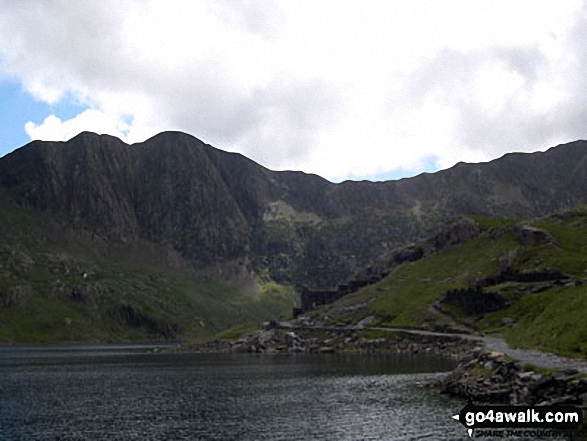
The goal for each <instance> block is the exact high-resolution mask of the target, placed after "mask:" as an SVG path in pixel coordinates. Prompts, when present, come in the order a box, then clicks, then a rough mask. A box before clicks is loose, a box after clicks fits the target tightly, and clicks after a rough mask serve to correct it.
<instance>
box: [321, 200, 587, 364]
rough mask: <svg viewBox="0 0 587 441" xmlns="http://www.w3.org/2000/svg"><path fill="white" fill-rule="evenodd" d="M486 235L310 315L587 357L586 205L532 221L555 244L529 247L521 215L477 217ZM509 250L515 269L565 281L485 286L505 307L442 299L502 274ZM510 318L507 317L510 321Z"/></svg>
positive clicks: (406, 267)
mask: <svg viewBox="0 0 587 441" xmlns="http://www.w3.org/2000/svg"><path fill="white" fill-rule="evenodd" d="M474 220H475V221H476V222H477V223H478V225H479V226H480V228H481V230H482V234H481V235H480V236H479V237H477V238H475V239H473V240H471V241H469V242H468V243H466V244H464V245H461V246H459V247H456V248H453V249H450V250H446V251H442V252H439V253H436V254H433V255H431V256H429V257H426V258H424V259H421V260H418V261H416V262H411V263H404V264H402V265H400V266H398V267H396V268H395V269H394V270H393V271H392V272H391V274H390V275H389V276H388V277H386V278H385V279H383V280H382V281H380V282H379V283H377V284H374V285H371V286H368V287H366V288H363V289H361V290H359V291H358V292H356V293H354V294H351V295H349V296H347V297H344V298H343V299H341V300H340V301H338V302H337V303H335V304H332V305H328V306H326V307H323V308H321V309H320V310H317V311H315V312H313V313H312V314H313V315H314V316H315V317H317V318H319V319H321V320H323V321H325V322H327V323H337V324H352V323H355V324H356V323H358V322H360V321H361V320H364V319H365V318H368V321H369V322H370V324H371V325H380V326H413V327H425V328H436V329H438V328H442V327H450V328H452V329H457V330H458V329H460V330H470V331H473V332H484V333H492V334H496V335H502V336H504V337H505V338H506V340H507V341H508V342H509V343H511V344H513V345H515V346H520V347H525V348H540V349H544V350H548V351H552V352H556V353H561V354H566V355H572V356H579V357H587V320H585V318H584V317H585V312H586V311H587V273H586V271H587V208H585V207H580V208H577V209H574V210H572V211H569V212H565V213H561V214H557V215H553V216H550V217H547V218H543V219H538V220H533V221H530V222H526V225H528V226H529V227H534V228H539V229H543V230H546V231H547V232H548V233H549V234H550V235H551V238H552V239H553V240H552V241H551V242H549V243H538V244H527V243H526V244H524V243H523V241H522V240H521V239H520V238H519V237H518V236H519V234H517V233H516V225H518V226H519V222H520V220H519V219H494V218H486V217H480V216H475V217H474ZM508 253H509V255H510V256H512V258H511V262H510V268H511V270H513V271H515V272H517V273H518V274H522V275H527V274H533V273H536V272H537V271H551V272H554V271H560V272H562V273H564V274H565V275H566V276H567V277H566V278H565V279H564V280H562V281H560V282H556V283H555V282H548V283H547V282H515V281H505V282H502V283H499V284H493V285H491V286H487V287H485V288H483V289H484V290H487V291H491V292H496V293H498V294H499V295H500V296H503V298H505V299H506V300H507V302H508V306H507V307H505V308H504V309H501V310H498V311H493V312H487V313H485V314H471V313H467V312H466V311H465V310H463V309H462V308H459V307H457V306H453V305H450V304H447V303H445V302H442V300H443V298H444V297H445V295H446V292H447V291H448V290H454V289H459V288H468V287H473V286H475V284H476V283H478V281H479V280H480V279H484V278H488V277H490V276H495V275H497V274H498V273H499V272H500V259H501V260H503V258H504V256H506V255H507V254H508ZM504 319H505V320H504Z"/></svg>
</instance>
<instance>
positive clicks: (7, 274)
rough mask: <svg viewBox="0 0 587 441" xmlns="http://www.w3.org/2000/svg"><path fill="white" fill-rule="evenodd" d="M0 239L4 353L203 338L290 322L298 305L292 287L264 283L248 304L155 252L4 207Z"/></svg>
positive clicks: (234, 290) (233, 289) (236, 292)
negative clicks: (245, 326) (23, 347)
mask: <svg viewBox="0 0 587 441" xmlns="http://www.w3.org/2000/svg"><path fill="white" fill-rule="evenodd" d="M0 231H1V232H2V233H1V235H0V342H3V343H40V342H43V343H46V342H60V341H121V340H154V339H172V340H173V339H183V338H209V337H211V336H213V335H214V334H216V333H218V332H219V331H222V330H225V329H228V328H231V327H232V326H234V325H236V324H239V323H243V322H252V323H259V322H262V321H264V320H267V319H275V318H280V317H282V318H284V317H287V316H288V315H289V314H291V309H292V307H293V304H294V302H295V301H296V296H295V293H294V290H293V287H288V286H281V285H277V284H275V283H272V282H270V281H265V283H261V287H260V290H258V293H256V294H249V295H245V294H244V292H243V291H242V290H241V289H239V288H238V287H237V286H235V285H234V284H229V283H221V282H212V281H206V279H205V278H203V277H198V276H197V275H196V273H195V272H194V271H192V270H191V269H190V268H189V266H187V265H183V266H182V262H174V265H175V267H176V268H172V267H173V265H171V264H170V263H169V262H166V260H168V259H167V256H166V251H165V250H164V249H160V248H158V247H156V246H154V245H152V244H144V243H142V244H140V243H132V242H129V243H127V244H118V245H117V246H113V245H112V244H111V243H107V242H105V241H101V240H100V238H95V237H93V238H92V237H87V236H83V235H81V234H77V233H75V232H71V231H68V230H67V229H65V228H63V229H61V228H60V227H59V226H56V225H54V224H50V223H48V222H45V221H44V219H43V218H42V217H41V216H40V215H39V214H37V213H36V212H33V211H28V210H24V209H20V208H14V207H13V206H11V205H10V204H8V203H0ZM168 254H169V253H168ZM171 257H175V258H176V260H177V259H178V258H177V256H173V255H171Z"/></svg>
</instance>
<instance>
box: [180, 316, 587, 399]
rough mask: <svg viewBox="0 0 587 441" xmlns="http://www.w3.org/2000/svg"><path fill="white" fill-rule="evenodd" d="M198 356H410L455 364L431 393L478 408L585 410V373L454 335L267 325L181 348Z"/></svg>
mask: <svg viewBox="0 0 587 441" xmlns="http://www.w3.org/2000/svg"><path fill="white" fill-rule="evenodd" d="M175 350H176V351H180V352H196V353H258V354H259V353H267V354H275V353H313V354H330V353H348V352H355V353H403V354H405V353H411V354H433V355H438V356H443V357H449V358H452V359H454V360H455V361H458V365H457V367H456V368H455V369H454V370H453V371H452V372H450V373H449V374H448V375H446V376H445V377H444V378H441V379H439V380H436V381H435V382H434V383H432V384H430V385H429V386H430V387H436V388H439V389H440V391H441V393H444V394H448V395H451V396H455V397H460V398H464V399H467V400H471V401H474V402H478V403H502V404H513V405H531V406H533V405H559V404H574V405H587V373H584V372H580V371H578V370H577V369H570V368H569V369H545V368H540V367H537V366H534V365H531V364H528V363H526V364H524V363H522V362H520V361H518V360H515V359H513V358H511V357H509V356H507V355H505V354H504V353H502V352H496V351H489V350H487V349H484V348H481V347H479V340H476V339H473V338H467V336H458V335H454V334H446V335H442V334H439V333H437V334H435V335H427V334H418V333H414V332H410V331H408V330H405V331H402V330H394V331H390V330H386V331H380V330H373V329H360V328H326V327H308V326H305V327H304V326H296V325H292V324H288V323H275V322H270V323H268V324H266V325H265V326H264V327H262V328H261V329H259V330H258V331H256V332H253V333H251V334H248V335H246V336H244V337H242V338H240V339H237V340H232V341H230V340H219V339H216V340H211V341H208V342H205V343H197V344H190V345H181V346H179V347H177V348H176V349H175Z"/></svg>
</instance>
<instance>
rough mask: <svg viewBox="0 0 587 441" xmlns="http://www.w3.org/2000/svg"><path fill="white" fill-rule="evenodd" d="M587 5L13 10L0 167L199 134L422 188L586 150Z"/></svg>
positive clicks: (1, 49)
mask: <svg viewBox="0 0 587 441" xmlns="http://www.w3.org/2000/svg"><path fill="white" fill-rule="evenodd" d="M586 41H587V1H578V0H566V1H563V2H554V1H552V0H547V1H541V0H531V1H526V0H517V1H515V2H514V1H511V0H507V1H502V0H490V1H483V0H462V1H451V0H443V1H442V2H440V1H435V0H434V1H433V0H428V1H423V0H410V1H407V0H406V1H387V0H385V1H378V0H369V2H358V1H345V0H336V1H331V0H320V1H315V0H295V1H293V0H287V1H281V0H240V1H233V0H188V1H182V0H174V1H169V0H162V1H158V0H100V1H93V2H89V1H78V0H27V1H22V0H0V156H3V155H5V154H7V153H9V152H10V151H12V150H14V149H15V148H18V147H20V146H22V145H24V144H26V143H28V142H29V141H31V140H35V139H42V140H53V141H62V140H67V139H70V138H72V137H73V136H75V135H76V134H78V133H79V132H81V131H93V132H96V133H107V134H110V135H114V136H117V137H119V138H120V139H122V140H123V141H125V142H127V143H129V144H132V143H136V142H142V141H144V140H146V139H148V138H150V137H151V136H153V135H155V134H157V133H159V132H162V131H166V130H180V131H183V132H186V133H189V134H191V135H193V136H195V137H197V138H199V139H201V140H202V141H204V142H206V143H209V144H211V145H213V146H215V147H217V148H220V149H223V150H226V151H232V152H239V153H242V154H244V155H245V156H247V157H249V158H251V159H253V160H255V161H256V162H258V163H260V164H262V165H263V166H265V167H267V168H270V169H273V170H302V171H305V172H308V173H316V174H318V175H320V176H323V177H325V178H327V179H329V180H332V181H335V182H338V181H342V180H345V179H353V180H360V179H370V180H385V179H398V178H401V177H406V176H414V175H417V174H419V173H421V172H425V171H426V172H433V171H437V170H440V169H445V168H448V167H451V166H453V165H454V164H456V163H457V162H460V161H464V162H482V161H488V160H492V159H495V158H498V157H500V156H502V155H503V154H505V153H508V152H514V151H521V152H533V151H544V150H546V149H547V148H549V147H552V146H555V145H558V144H561V143H566V142H570V141H574V140H577V139H586V138H587V74H586V72H587V44H585V42H586Z"/></svg>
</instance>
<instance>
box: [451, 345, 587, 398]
mask: <svg viewBox="0 0 587 441" xmlns="http://www.w3.org/2000/svg"><path fill="white" fill-rule="evenodd" d="M533 369H536V368H535V367H532V366H523V365H522V364H521V363H519V362H517V361H515V360H513V359H511V358H509V357H507V356H505V355H504V354H502V353H500V352H489V351H485V350H482V349H480V348H477V349H476V350H474V351H472V352H471V353H469V354H467V355H465V356H464V357H462V358H461V360H460V363H459V365H458V367H457V368H456V369H455V370H454V371H453V372H452V373H451V374H449V375H448V376H447V377H446V378H445V379H444V380H443V381H442V384H441V387H442V391H443V392H444V393H446V394H449V395H453V396H458V397H462V398H466V399H469V400H472V401H476V402H499V403H508V404H520V405H528V406H535V405H555V404H586V403H587V379H585V378H583V376H582V375H579V372H578V371H577V370H575V369H566V370H562V371H555V372H552V373H544V372H536V371H535V370H533Z"/></svg>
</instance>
